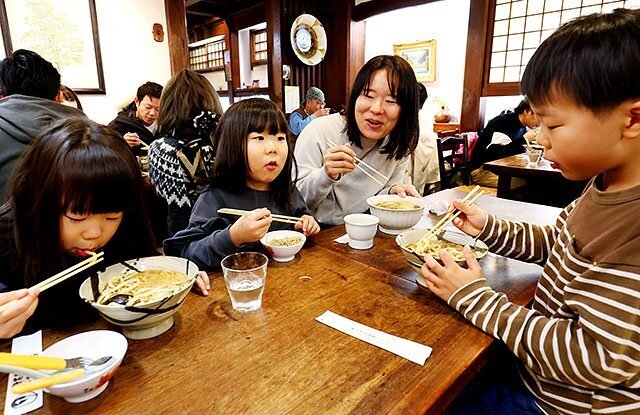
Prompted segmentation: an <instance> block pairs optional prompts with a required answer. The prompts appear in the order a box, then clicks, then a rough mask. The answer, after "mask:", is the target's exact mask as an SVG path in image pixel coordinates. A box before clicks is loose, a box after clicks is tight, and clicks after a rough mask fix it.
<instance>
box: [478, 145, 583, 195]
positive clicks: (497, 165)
mask: <svg viewBox="0 0 640 415" xmlns="http://www.w3.org/2000/svg"><path fill="white" fill-rule="evenodd" d="M528 161H529V159H528V157H527V155H526V154H516V155H514V156H509V157H505V158H501V159H498V160H494V161H489V162H487V163H484V164H483V165H482V167H483V168H484V169H485V170H488V171H490V172H492V173H494V174H496V175H498V189H497V196H498V197H502V198H509V199H511V198H514V197H516V196H515V193H518V192H519V193H524V195H523V196H521V198H523V199H525V201H534V202H536V203H542V204H545V205H552V206H558V207H564V206H566V205H568V204H570V203H571V202H572V201H573V200H574V199H576V198H577V197H579V196H580V194H581V193H582V191H583V190H584V187H585V185H586V184H587V182H588V181H587V180H582V181H573V180H569V179H566V178H565V177H564V176H563V175H562V172H561V171H560V170H558V169H556V168H553V167H552V166H551V163H550V162H549V160H546V159H544V158H543V159H542V160H540V163H538V165H537V166H535V167H529V166H528V165H527V163H528ZM514 177H518V178H522V179H525V180H527V186H526V189H525V190H524V191H518V190H516V191H514V189H512V188H511V182H512V179H513V178H514Z"/></svg>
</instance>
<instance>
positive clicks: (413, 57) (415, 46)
mask: <svg viewBox="0 0 640 415" xmlns="http://www.w3.org/2000/svg"><path fill="white" fill-rule="evenodd" d="M393 53H394V54H395V55H397V56H401V57H402V58H404V59H405V60H406V61H407V62H409V64H410V65H411V67H412V68H413V70H414V71H415V73H416V78H417V79H418V82H433V81H435V80H436V40H435V39H431V40H423V41H420V42H415V43H404V44H400V45H393Z"/></svg>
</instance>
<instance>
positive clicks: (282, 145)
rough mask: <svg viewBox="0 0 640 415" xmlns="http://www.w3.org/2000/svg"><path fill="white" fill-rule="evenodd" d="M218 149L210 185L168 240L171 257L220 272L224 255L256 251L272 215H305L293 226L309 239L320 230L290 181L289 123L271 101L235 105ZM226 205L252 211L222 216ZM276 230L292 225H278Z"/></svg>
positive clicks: (220, 129) (224, 119) (225, 117)
mask: <svg viewBox="0 0 640 415" xmlns="http://www.w3.org/2000/svg"><path fill="white" fill-rule="evenodd" d="M214 151H215V154H216V159H215V162H214V165H213V176H212V180H211V186H210V187H209V189H208V190H207V191H205V192H204V193H202V195H200V197H199V198H198V201H197V203H196V204H195V206H194V208H193V212H192V213H191V219H190V221H189V227H188V228H187V229H185V230H183V231H180V232H178V233H177V234H176V235H175V236H174V237H173V238H171V239H168V240H166V241H165V243H164V249H165V252H166V253H167V254H168V255H178V256H182V257H184V258H188V259H190V260H192V261H193V262H195V263H196V264H197V265H198V266H199V267H201V269H208V270H210V269H215V268H219V267H220V261H222V259H223V258H224V257H225V256H227V255H229V254H232V253H235V252H239V251H247V250H249V251H250V250H255V249H256V248H257V247H258V244H257V242H258V241H259V240H260V238H262V237H263V236H264V235H265V234H266V233H267V231H268V230H269V227H270V226H271V225H272V218H271V213H272V212H273V213H279V214H285V215H291V216H299V217H301V219H300V221H298V223H296V224H295V225H294V228H295V229H296V230H300V231H302V232H304V233H305V234H306V235H315V234H316V233H318V232H319V231H320V226H319V225H318V223H317V222H316V221H315V219H314V218H313V217H312V216H310V215H309V209H308V208H307V205H306V204H305V203H304V200H303V199H302V196H301V195H300V193H299V192H298V190H297V189H296V188H295V185H294V183H293V182H292V179H291V178H292V170H294V167H295V161H294V159H293V153H292V151H291V147H290V146H289V143H288V142H287V121H286V120H285V117H284V114H283V113H282V111H280V109H278V107H277V106H276V105H275V104H274V103H273V102H271V101H269V100H265V99H260V98H252V99H247V100H243V101H240V102H238V103H236V104H234V105H232V106H231V107H230V108H229V109H228V110H227V112H226V113H225V114H224V115H223V116H222V119H221V120H220V125H219V126H218V129H217V131H216V135H215V147H214ZM294 177H295V174H294ZM223 207H225V208H235V209H243V210H250V211H251V213H250V214H249V215H247V216H242V217H240V218H239V219H238V218H237V216H228V215H220V214H218V213H217V210H218V209H220V208H223ZM272 228H273V230H280V229H288V228H290V225H287V224H284V223H280V222H274V223H273V226H272Z"/></svg>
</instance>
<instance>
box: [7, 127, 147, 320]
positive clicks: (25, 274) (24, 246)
mask: <svg viewBox="0 0 640 415" xmlns="http://www.w3.org/2000/svg"><path fill="white" fill-rule="evenodd" d="M142 194H143V191H142V176H141V174H140V170H139V167H138V164H137V162H136V159H135V158H134V157H133V155H132V153H131V151H130V150H129V147H128V146H127V144H126V143H125V142H124V141H123V140H122V138H121V137H119V136H118V135H117V134H116V133H115V132H114V131H112V130H111V129H109V128H107V127H105V126H102V125H99V124H96V123H94V122H92V121H89V120H86V119H79V118H78V119H70V120H66V121H63V122H60V123H57V124H55V125H53V126H52V127H51V128H49V129H48V130H46V131H45V132H43V133H42V134H40V135H39V136H38V137H36V138H35V139H34V141H33V143H32V145H31V146H30V148H29V149H28V150H27V151H26V152H25V153H24V155H23V157H22V158H21V160H20V163H19V165H18V167H17V170H16V172H15V177H14V182H13V189H12V193H11V195H12V196H11V198H10V199H9V200H8V201H7V203H5V204H4V205H3V206H2V207H0V252H1V254H0V268H1V269H2V270H3V271H4V272H3V273H2V275H1V276H0V278H1V279H0V285H2V286H4V287H3V288H4V291H7V290H17V289H20V288H24V287H29V286H32V285H34V284H36V283H38V282H41V281H43V280H44V279H46V278H48V277H50V276H51V275H53V274H56V273H58V272H60V271H62V270H63V269H66V268H68V267H69V266H71V265H73V264H74V263H77V262H79V261H80V260H81V258H82V257H86V256H87V255H88V254H87V252H85V251H96V250H103V251H104V253H105V261H104V264H105V266H108V265H110V264H113V263H116V262H119V261H122V260H126V259H130V258H133V257H142V256H149V255H154V254H155V253H156V251H155V241H154V238H153V235H152V233H151V230H150V227H149V223H148V221H147V215H146V212H145V209H144V206H143V201H142ZM95 271H96V268H95V267H94V268H93V271H91V272H95ZM88 275H89V272H85V273H81V274H80V275H77V276H75V277H73V278H70V279H68V280H67V281H64V282H62V283H60V284H58V285H56V286H55V287H53V288H51V289H50V290H48V291H47V292H46V294H45V295H43V296H42V298H41V299H40V306H39V307H38V309H37V310H36V313H35V316H34V319H33V323H34V324H35V326H37V327H60V326H68V325H71V324H74V323H77V322H80V321H84V320H85V319H86V318H87V317H88V316H89V315H91V316H92V315H93V313H92V311H91V308H90V307H88V306H87V305H86V304H84V302H83V300H82V299H80V297H79V295H78V288H79V286H80V284H81V283H82V282H83V281H84V280H85V279H86V277H87V276H88Z"/></svg>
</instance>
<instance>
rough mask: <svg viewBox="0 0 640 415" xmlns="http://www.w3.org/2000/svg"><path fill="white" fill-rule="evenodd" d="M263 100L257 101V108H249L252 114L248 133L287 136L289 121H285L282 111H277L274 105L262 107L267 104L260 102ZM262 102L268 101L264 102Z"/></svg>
mask: <svg viewBox="0 0 640 415" xmlns="http://www.w3.org/2000/svg"><path fill="white" fill-rule="evenodd" d="M260 100H261V99H260V98H258V99H257V100H256V102H255V103H256V104H257V105H255V106H252V107H251V108H249V110H250V111H251V112H252V114H250V116H249V125H248V132H250V133H251V132H256V133H262V132H263V131H266V132H268V133H269V134H271V135H276V134H286V133H287V131H288V126H287V120H286V119H285V117H284V115H283V114H282V111H279V110H278V111H276V108H274V107H273V106H272V105H261V104H266V102H264V103H261V102H259V101H260ZM262 101H266V100H263V99H262Z"/></svg>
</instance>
